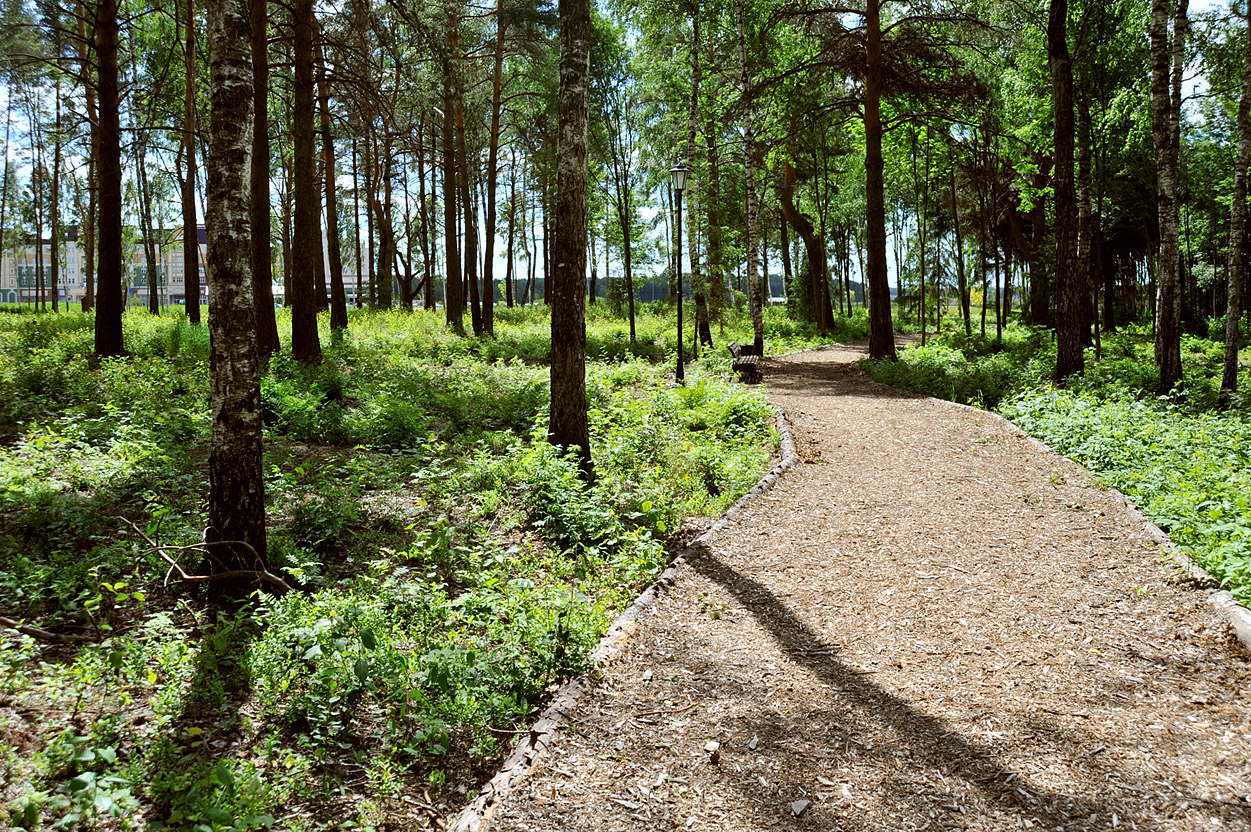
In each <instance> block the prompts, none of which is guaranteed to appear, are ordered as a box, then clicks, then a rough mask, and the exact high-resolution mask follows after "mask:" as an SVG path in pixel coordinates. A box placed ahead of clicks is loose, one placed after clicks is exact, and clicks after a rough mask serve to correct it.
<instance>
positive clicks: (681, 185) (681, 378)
mask: <svg viewBox="0 0 1251 832" xmlns="http://www.w3.org/2000/svg"><path fill="white" fill-rule="evenodd" d="M689 173H690V168H688V167H687V166H686V165H684V164H682V163H681V162H678V163H677V164H676V165H675V166H674V167H673V169H672V170H670V171H669V175H670V176H671V177H673V190H674V192H675V193H676V194H677V214H678V216H677V220H676V222H675V227H676V230H677V233H676V235H675V236H676V237H677V240H678V370H677V378H678V384H685V383H686V370H685V368H684V366H683V365H684V363H685V362H684V361H683V356H682V192H683V191H684V190H686V177H687V175H688V174H689Z"/></svg>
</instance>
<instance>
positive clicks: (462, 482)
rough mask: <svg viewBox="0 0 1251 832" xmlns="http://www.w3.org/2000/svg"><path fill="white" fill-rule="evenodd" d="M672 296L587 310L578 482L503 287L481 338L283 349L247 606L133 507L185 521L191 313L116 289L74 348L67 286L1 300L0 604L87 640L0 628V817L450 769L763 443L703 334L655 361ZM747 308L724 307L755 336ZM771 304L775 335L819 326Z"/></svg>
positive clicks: (283, 793)
mask: <svg viewBox="0 0 1251 832" xmlns="http://www.w3.org/2000/svg"><path fill="white" fill-rule="evenodd" d="M664 312H665V310H664V309H655V310H651V309H646V308H645V309H644V310H643V313H642V314H641V315H640V318H639V323H640V326H639V333H640V338H639V341H638V342H636V344H635V345H630V344H629V341H628V336H627V337H625V338H624V339H623V338H622V337H621V332H622V326H624V325H623V324H622V322H621V321H619V320H615V319H612V318H610V317H609V316H607V315H605V314H602V313H600V312H593V313H592V314H591V316H590V332H589V334H588V342H589V344H591V345H592V347H591V350H592V352H593V353H594V354H595V355H596V356H598V358H597V359H594V360H592V361H591V362H590V363H589V364H588V369H587V389H588V399H589V403H590V425H591V433H592V451H593V455H594V459H595V470H596V478H595V480H594V482H593V483H591V484H588V483H586V482H584V481H583V480H582V479H580V478H579V476H578V468H577V464H576V462H575V461H574V459H572V458H570V457H568V456H566V455H564V454H563V453H561V452H559V451H558V450H557V449H555V448H553V447H552V446H550V445H549V444H548V443H547V442H546V440H545V434H546V419H547V406H548V405H547V373H548V371H547V367H546V365H545V363H544V362H545V360H546V335H545V334H544V330H545V328H546V327H547V326H548V323H547V318H546V313H545V311H543V310H539V309H527V310H514V311H512V312H503V313H501V314H500V316H499V318H500V319H499V321H498V323H497V326H498V328H499V337H498V338H497V339H495V340H490V339H474V338H465V339H462V338H458V337H454V336H450V335H448V334H447V333H446V332H445V331H444V329H443V326H442V322H441V320H440V318H439V316H438V315H436V314H428V313H423V312H419V313H411V314H407V313H399V312H392V313H370V312H354V313H353V316H352V325H351V328H350V330H349V333H348V335H347V336H346V337H344V338H341V339H332V338H331V337H330V336H329V333H324V336H325V337H324V338H323V347H324V349H325V360H324V361H323V362H322V363H321V364H319V365H317V366H316V367H312V368H307V367H303V366H300V365H298V364H296V363H294V362H292V361H291V360H290V359H289V358H288V357H287V356H286V354H285V353H284V354H281V355H279V356H276V357H275V358H274V359H273V360H272V361H271V362H270V366H269V369H268V371H267V373H266V374H265V376H264V378H263V380H262V404H263V417H264V425H265V431H266V450H265V460H264V465H265V471H266V496H267V505H268V515H269V517H268V520H269V555H270V563H271V566H272V568H274V569H275V570H276V571H278V572H280V573H281V574H282V575H283V576H284V577H285V578H286V580H288V582H290V583H292V584H293V585H294V586H296V587H297V589H296V591H294V592H291V593H288V594H286V595H284V596H281V597H277V596H268V595H263V594H259V595H257V596H256V597H255V598H254V599H253V601H252V603H250V604H248V605H245V606H242V607H230V606H221V605H217V604H213V603H210V602H209V600H208V599H207V598H206V597H205V596H204V595H203V594H202V593H201V592H200V591H198V590H196V589H194V588H191V587H187V586H182V585H179V584H178V583H177V582H174V583H172V584H171V583H167V572H168V566H167V564H166V563H164V562H163V561H162V560H161V559H160V557H159V556H158V555H157V554H156V553H154V552H152V551H150V549H149V547H148V546H147V544H146V543H144V542H143V540H142V539H141V537H140V536H139V535H138V534H137V533H135V532H134V531H133V530H132V529H131V528H130V526H129V525H128V523H127V522H126V521H130V522H133V523H135V524H136V525H137V526H138V527H139V528H140V529H141V530H143V531H144V532H145V533H146V534H147V535H149V536H151V537H153V538H156V539H158V540H160V541H161V542H162V543H164V544H168V545H189V544H192V543H194V542H196V541H197V540H198V539H199V537H200V534H201V533H202V529H203V526H204V524H205V522H206V505H205V499H206V494H207V481H206V475H205V472H206V467H207V466H206V459H207V445H208V438H209V428H210V413H209V408H208V373H207V369H206V364H207V352H208V342H207V333H206V332H205V330H204V328H202V327H193V326H191V325H190V324H188V323H187V322H186V321H185V320H183V319H181V318H179V317H172V316H171V317H164V318H160V319H153V318H151V317H149V316H147V315H146V314H144V313H134V312H132V313H129V314H128V315H127V316H126V319H125V328H126V344H127V347H128V349H129V350H130V352H131V356H130V357H127V358H123V359H110V360H105V361H97V360H95V359H94V358H93V357H92V356H91V355H90V351H91V343H92V331H91V326H92V319H91V317H90V316H84V315H81V314H64V315H56V316H52V315H11V316H3V319H0V612H2V613H3V614H5V615H8V616H11V617H17V618H24V619H27V620H30V621H32V622H35V623H38V624H39V625H40V626H44V627H48V628H52V629H55V630H57V631H58V632H61V633H66V634H73V635H85V636H87V637H88V638H89V639H90V641H89V643H87V644H86V645H81V646H79V645H75V646H55V645H47V644H43V643H39V642H35V641H33V640H32V639H30V638H29V637H27V636H22V635H18V634H15V633H14V632H12V631H11V630H0V732H3V734H4V735H5V736H8V737H15V738H19V739H20V742H11V743H0V782H3V783H6V784H8V785H7V786H5V787H4V791H3V793H0V826H2V825H3V824H5V823H7V824H9V825H12V826H17V827H21V828H27V829H33V828H93V827H94V826H111V827H116V828H132V829H139V828H150V829H161V828H169V829H195V830H209V832H216V831H217V830H226V829H239V830H242V829H261V828H267V827H268V826H270V825H272V824H274V823H275V818H284V817H285V818H289V819H290V818H295V819H296V820H295V821H290V820H289V821H287V825H288V826H290V827H291V828H305V829H313V828H330V827H334V828H362V827H368V826H376V825H377V824H378V823H379V822H380V821H381V820H382V819H384V818H388V817H394V816H395V813H396V812H399V811H409V810H410V809H411V806H413V805H415V804H414V803H413V801H414V800H416V801H417V802H418V803H420V804H422V805H429V806H430V808H429V809H428V810H426V811H427V813H428V815H429V816H434V815H438V814H440V813H443V812H446V811H449V810H450V808H449V807H452V806H455V805H456V804H457V803H459V802H460V801H463V800H464V799H466V797H467V796H469V795H471V794H472V792H473V790H474V789H475V788H477V787H478V785H479V784H480V783H481V782H482V781H483V780H484V778H485V777H487V776H489V774H490V772H491V771H492V770H493V768H494V766H495V765H496V763H497V761H498V759H499V755H500V754H501V753H502V751H503V750H504V749H505V748H506V747H507V746H508V744H509V742H510V738H511V733H510V732H511V731H513V730H514V729H515V728H516V726H518V725H524V724H526V723H527V722H528V721H530V720H531V719H532V718H533V715H534V713H535V711H536V709H537V708H538V707H539V706H540V704H541V703H542V701H543V699H544V697H545V696H547V695H548V693H549V692H550V691H551V690H552V689H553V686H554V685H556V684H558V683H559V682H560V681H561V680H563V679H566V678H568V677H570V676H571V675H573V674H577V673H579V672H583V671H585V670H586V669H587V668H588V667H589V657H590V651H591V649H592V647H593V646H594V644H595V643H596V641H597V640H598V638H599V637H600V635H601V634H602V633H603V631H604V629H605V628H606V626H607V624H608V623H609V622H610V621H611V619H612V618H613V616H614V615H615V614H616V613H617V612H618V611H619V610H620V609H622V607H623V606H624V605H625V604H626V603H628V601H629V599H630V598H632V597H633V596H634V595H636V594H637V592H638V591H639V589H640V588H641V587H642V586H644V585H645V584H646V583H647V582H648V581H650V580H651V579H652V578H653V577H654V576H655V575H656V574H657V572H658V571H659V570H660V569H661V568H662V567H663V565H664V564H665V563H666V562H667V559H668V555H667V549H666V547H667V546H669V544H670V543H671V542H673V541H675V540H677V539H678V536H679V533H680V531H681V529H682V526H683V523H684V522H685V521H686V520H687V519H688V518H690V517H693V516H698V515H704V516H711V515H715V514H718V513H720V512H721V511H723V510H724V509H725V508H726V507H727V506H728V505H729V504H730V503H731V502H732V501H733V500H735V499H736V498H737V497H738V496H740V495H741V494H743V493H744V492H745V491H746V490H747V489H749V488H750V487H751V486H752V485H753V484H754V483H755V482H756V481H757V479H758V478H759V476H760V475H761V474H762V473H763V471H764V470H765V469H766V468H767V466H768V464H769V459H770V457H771V455H772V454H773V453H774V452H775V451H776V448H777V436H776V432H775V431H774V430H773V428H772V427H771V425H770V417H771V410H770V408H769V407H768V406H767V405H766V403H765V402H764V399H763V396H762V395H761V393H760V391H759V390H757V389H754V388H749V387H744V386H743V385H740V384H738V383H736V382H732V381H730V379H729V377H728V372H727V370H728V359H726V358H725V357H724V355H723V354H724V353H725V350H724V348H720V349H719V350H714V351H710V352H709V353H708V354H707V355H706V356H704V358H703V359H702V360H700V361H699V362H696V363H693V364H692V365H690V366H689V367H688V369H687V383H686V386H685V387H675V386H673V384H672V381H671V373H672V370H671V367H670V364H669V361H670V360H671V358H672V355H673V341H672V337H671V336H672V331H671V329H668V330H667V329H665V325H666V317H665V314H664ZM744 318H745V316H741V315H740V316H738V318H734V319H731V320H729V321H727V323H726V326H725V332H724V333H718V334H724V335H725V336H727V337H738V338H739V340H742V341H746V340H749V337H750V326H749V325H748V324H747V323H746V322H745V320H744ZM280 321H281V323H282V325H283V326H286V325H288V324H287V321H286V318H285V316H283V317H281V318H280ZM323 323H324V322H323ZM769 326H770V332H771V334H772V335H771V337H773V338H775V341H776V343H775V341H772V340H771V341H770V350H771V351H784V350H787V349H795V348H801V347H804V346H809V345H811V344H812V343H814V339H812V338H811V334H810V332H809V331H808V330H807V329H806V328H805V327H804V326H802V325H790V324H789V323H788V322H786V321H785V320H782V319H780V318H777V317H776V316H775V315H773V314H771V315H770V321H769ZM739 329H741V330H742V332H741V333H739V332H738V330H739ZM644 337H647V338H649V339H650V341H648V342H647V343H644V342H643V339H644ZM183 557H184V565H185V566H186V567H187V568H188V569H189V570H190V571H196V570H197V569H199V568H200V566H199V564H198V562H197V557H198V556H196V555H194V554H186V555H183Z"/></svg>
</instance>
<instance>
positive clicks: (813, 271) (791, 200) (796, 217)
mask: <svg viewBox="0 0 1251 832" xmlns="http://www.w3.org/2000/svg"><path fill="white" fill-rule="evenodd" d="M778 196H779V204H780V205H781V207H782V218H783V219H785V220H786V222H787V223H788V224H789V225H790V226H791V228H794V229H795V233H797V234H798V235H799V236H800V239H802V240H803V241H804V251H806V252H807V254H808V271H809V273H810V277H811V279H810V282H811V284H812V314H813V319H814V320H815V321H816V324H817V334H818V335H820V336H824V335H825V334H826V332H828V331H829V328H830V324H831V321H830V320H829V319H828V318H827V317H826V314H825V312H824V310H823V307H824V305H825V304H824V302H823V301H822V300H821V295H822V294H823V293H822V292H821V286H820V285H819V284H824V283H826V281H825V280H824V279H823V278H818V277H816V275H824V274H825V272H826V268H827V266H826V254H825V241H824V240H822V239H821V237H820V236H818V234H817V232H816V229H815V228H813V226H812V221H811V220H809V219H808V218H807V217H806V216H804V215H803V214H801V213H800V212H799V209H798V208H796V206H795V167H794V165H792V164H791V162H790V161H789V160H786V161H783V162H782V187H781V189H780V190H779V192H778ZM883 245H885V237H884V236H883ZM883 257H885V249H883ZM830 308H831V309H832V308H833V306H832V304H831V306H830ZM892 343H893V341H892Z"/></svg>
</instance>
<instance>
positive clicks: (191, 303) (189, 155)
mask: <svg viewBox="0 0 1251 832" xmlns="http://www.w3.org/2000/svg"><path fill="white" fill-rule="evenodd" d="M183 23H184V25H186V27H187V29H186V32H185V33H184V35H183V76H182V154H183V158H184V159H185V160H186V169H185V171H184V175H183V178H182V295H183V303H184V304H185V305H186V309H187V320H189V321H191V323H193V324H195V325H197V326H198V325H199V324H200V228H199V222H198V221H197V218H196V205H195V190H196V188H195V182H196V164H195V154H196V149H195V129H196V125H195V121H196V118H195V117H196V112H195V78H196V54H195V50H196V33H195V0H187V7H186V17H185V18H183ZM254 37H255V36H254ZM252 60H253V61H254V62H255V60H256V56H255V55H253V56H252ZM252 155H253V163H252V164H253V167H254V168H255V165H256V164H257V163H258V162H259V160H257V159H256V158H255V156H256V150H255V148H253V151H252ZM265 186H266V190H265V198H266V201H267V202H268V199H269V183H268V182H266V183H265ZM266 215H267V216H268V212H267V213H266ZM253 224H254V225H255V220H253ZM266 254H268V245H267V246H266ZM253 274H255V266H253ZM277 334H278V331H277V330H276V329H275V330H274V335H275V336H277ZM258 340H259V338H258Z"/></svg>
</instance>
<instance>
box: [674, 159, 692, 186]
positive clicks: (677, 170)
mask: <svg viewBox="0 0 1251 832" xmlns="http://www.w3.org/2000/svg"><path fill="white" fill-rule="evenodd" d="M690 172H691V169H690V168H688V167H687V166H686V165H684V164H682V163H681V162H678V163H677V165H675V166H674V167H673V168H672V169H671V170H670V171H669V176H670V177H672V179H673V189H674V190H675V191H684V190H686V179H687V176H688V175H689V174H690Z"/></svg>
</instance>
